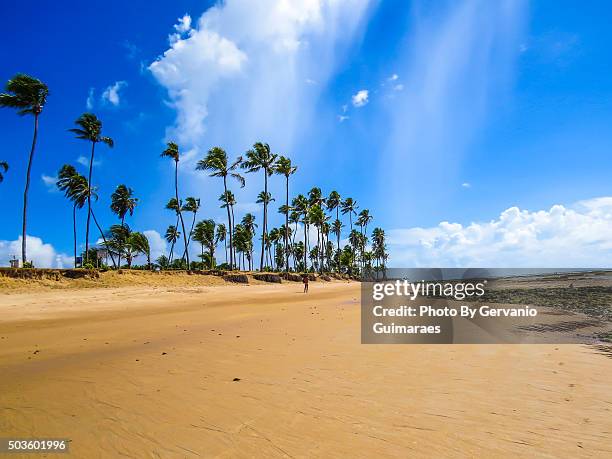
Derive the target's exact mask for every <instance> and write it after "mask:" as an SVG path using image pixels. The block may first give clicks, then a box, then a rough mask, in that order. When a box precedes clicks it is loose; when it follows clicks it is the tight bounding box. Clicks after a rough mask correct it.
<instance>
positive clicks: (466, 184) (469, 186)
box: [461, 182, 472, 188]
mask: <svg viewBox="0 0 612 459" xmlns="http://www.w3.org/2000/svg"><path fill="white" fill-rule="evenodd" d="M461 186H462V187H463V188H472V184H471V183H470V182H463V183H462V184H461Z"/></svg>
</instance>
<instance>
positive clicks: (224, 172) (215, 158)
mask: <svg viewBox="0 0 612 459" xmlns="http://www.w3.org/2000/svg"><path fill="white" fill-rule="evenodd" d="M241 162H242V158H241V157H240V156H239V157H238V158H237V159H236V161H234V162H233V163H231V164H229V163H228V160H227V153H226V152H225V150H224V149H223V148H219V147H213V148H211V149H210V150H208V153H206V156H205V157H204V159H201V160H200V161H198V164H197V166H196V170H199V171H211V173H210V176H211V177H221V178H222V179H223V191H224V193H225V194H226V193H227V177H228V176H230V177H233V178H234V179H236V180H238V183H240V188H244V183H245V181H244V177H242V175H240V174H238V173H237V172H234V171H235V170H236V168H237V167H238V166H239V165H240V163H241ZM227 222H228V226H229V246H230V259H229V265H230V269H234V268H233V266H234V256H233V253H232V249H233V247H232V242H233V241H232V217H231V212H230V208H229V206H228V207H227Z"/></svg>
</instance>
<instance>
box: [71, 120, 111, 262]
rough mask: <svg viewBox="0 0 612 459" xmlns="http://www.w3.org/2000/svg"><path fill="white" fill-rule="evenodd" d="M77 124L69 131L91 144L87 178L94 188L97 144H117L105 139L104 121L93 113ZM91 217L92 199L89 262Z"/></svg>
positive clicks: (89, 209) (87, 252)
mask: <svg viewBox="0 0 612 459" xmlns="http://www.w3.org/2000/svg"><path fill="white" fill-rule="evenodd" d="M75 124H76V125H77V126H78V127H76V128H73V129H69V131H70V132H72V133H73V134H75V135H76V138H77V139H81V140H87V141H89V142H91V155H90V157H89V175H88V176H87V183H89V187H90V188H93V185H92V182H91V175H92V172H93V163H94V155H95V151H96V144H97V143H100V142H102V143H105V144H106V145H108V146H109V147H110V148H112V147H113V146H114V145H115V143H114V141H113V139H111V138H110V137H104V136H103V135H102V121H100V120H99V119H98V117H97V116H96V115H94V114H93V113H83V114H82V115H81V116H80V117H79V118H77V120H76V121H75ZM90 217H91V197H89V198H88V199H87V226H86V227H85V261H88V259H87V258H88V256H89V255H88V254H89V220H90Z"/></svg>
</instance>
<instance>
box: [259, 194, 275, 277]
mask: <svg viewBox="0 0 612 459" xmlns="http://www.w3.org/2000/svg"><path fill="white" fill-rule="evenodd" d="M272 201H274V198H273V197H272V194H271V193H270V192H269V191H261V192H260V193H259V194H258V195H257V199H256V200H255V202H256V203H257V204H263V207H264V209H267V208H268V204H270V203H271V202H272ZM265 215H266V211H265V210H264V217H265ZM261 237H262V241H264V242H265V244H264V247H266V248H267V247H268V245H267V238H268V232H267V231H264V232H263V233H262V236H261ZM264 247H262V250H264ZM268 258H269V257H268V255H267V254H266V265H267V264H268ZM262 266H263V265H262ZM262 266H260V268H259V270H260V271H261V270H262V269H263V268H262Z"/></svg>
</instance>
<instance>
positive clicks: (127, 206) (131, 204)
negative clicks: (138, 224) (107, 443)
mask: <svg viewBox="0 0 612 459" xmlns="http://www.w3.org/2000/svg"><path fill="white" fill-rule="evenodd" d="M137 205H138V198H135V197H134V190H132V189H131V188H128V187H127V186H125V185H119V186H118V187H117V189H116V190H115V191H113V194H111V205H110V209H111V211H112V212H113V213H114V214H117V216H118V217H119V218H120V219H121V224H122V225H123V223H124V222H125V216H126V215H127V214H128V213H129V214H130V217H131V216H133V215H134V209H135V208H136V206H137Z"/></svg>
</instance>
